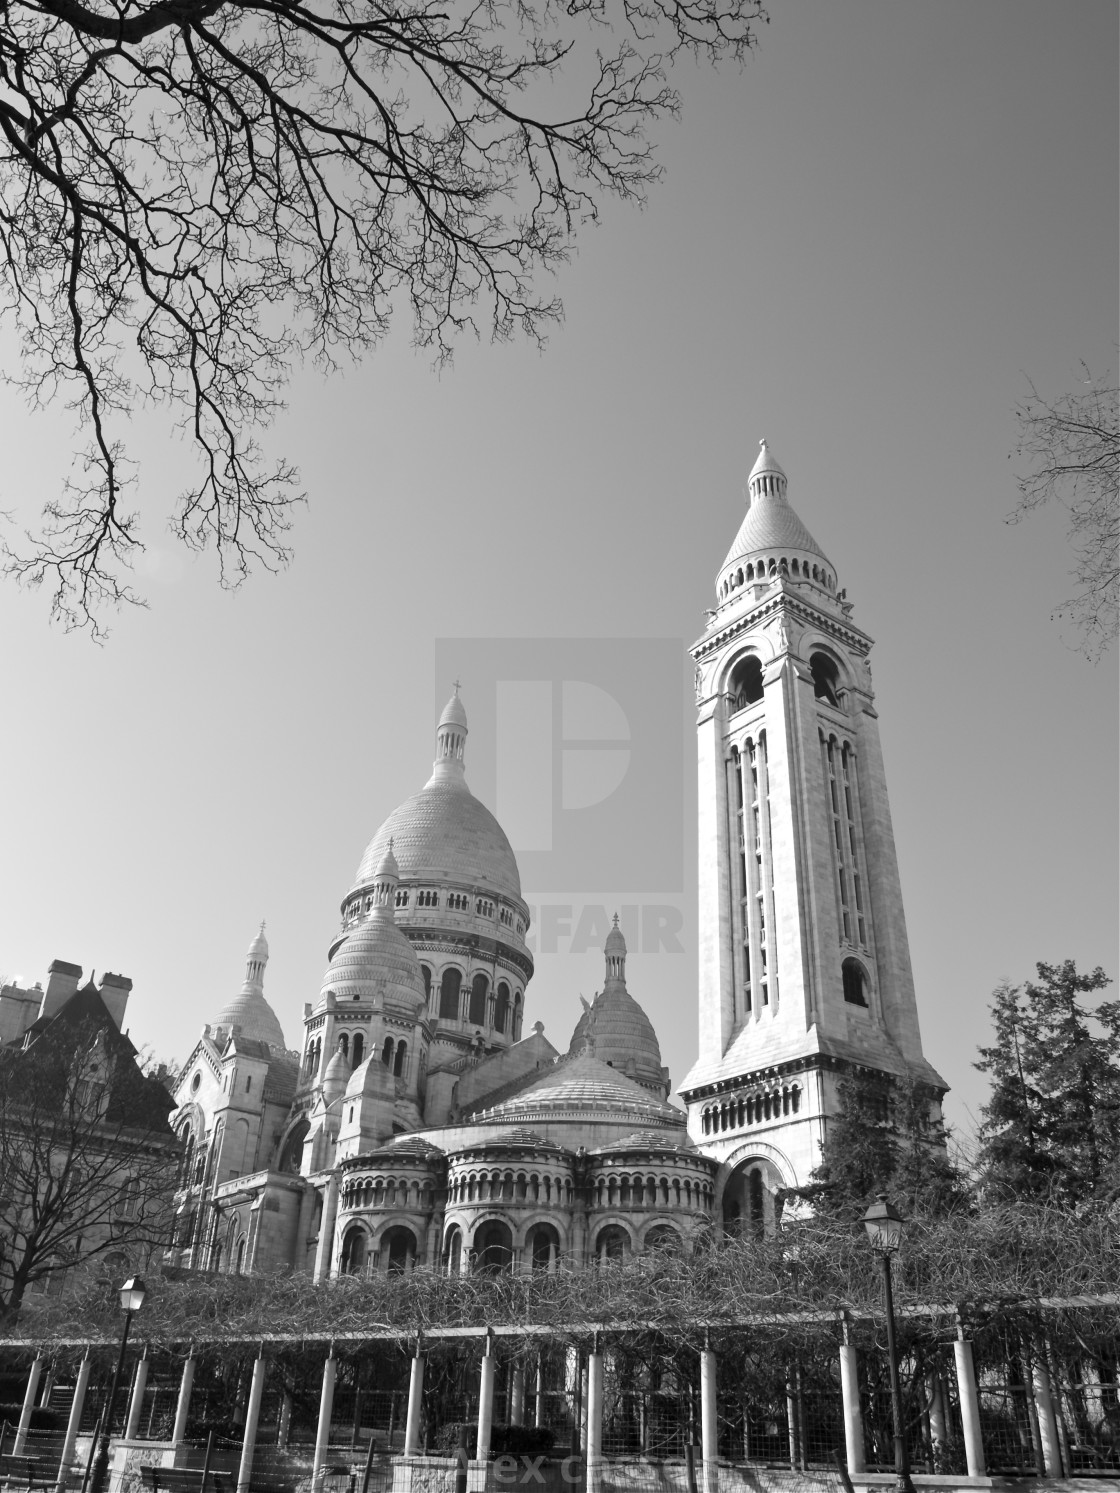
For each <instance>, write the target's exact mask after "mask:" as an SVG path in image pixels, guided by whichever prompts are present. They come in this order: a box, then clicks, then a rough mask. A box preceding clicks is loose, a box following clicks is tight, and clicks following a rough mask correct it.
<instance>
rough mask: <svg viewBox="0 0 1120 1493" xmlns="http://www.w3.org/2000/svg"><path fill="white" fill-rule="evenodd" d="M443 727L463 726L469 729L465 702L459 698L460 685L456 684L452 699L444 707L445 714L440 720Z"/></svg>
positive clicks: (464, 728)
mask: <svg viewBox="0 0 1120 1493" xmlns="http://www.w3.org/2000/svg"><path fill="white" fill-rule="evenodd" d="M439 723H440V725H441V726H462V728H463V730H464V731H465V730H466V729H467V712H466V710H465V709H464V708H463V702H462V700H460V698H459V685H458V683H456V684H455V687H454V689H453V690H452V692H451V698H450V700H448V702H447V704H446V705H445V706H444V707H443V714H442V715H441V716H440V718H439Z"/></svg>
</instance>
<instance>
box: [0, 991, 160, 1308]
mask: <svg viewBox="0 0 1120 1493" xmlns="http://www.w3.org/2000/svg"><path fill="white" fill-rule="evenodd" d="M171 1104H172V1101H171V1099H170V1097H169V1096H168V1094H167V1091H166V1090H165V1089H164V1088H163V1087H162V1085H161V1084H160V1083H159V1081H158V1080H157V1079H155V1078H153V1077H150V1076H148V1075H146V1074H144V1073H143V1072H142V1071H141V1069H140V1067H139V1065H138V1064H137V1062H136V1059H135V1051H134V1049H133V1047H132V1044H131V1042H129V1040H128V1038H127V1037H123V1036H122V1035H121V1033H120V1032H118V1031H117V1030H116V1029H115V1028H107V1027H105V1026H104V1025H101V1024H98V1023H95V1022H91V1021H89V1020H82V1021H77V1022H69V1021H65V1020H61V1019H56V1021H55V1022H54V1023H53V1024H52V1025H51V1026H48V1027H47V1028H46V1030H44V1031H43V1032H41V1033H39V1034H38V1035H37V1036H35V1037H34V1040H33V1041H31V1043H30V1044H29V1045H28V1046H27V1047H26V1048H24V1047H22V1046H20V1047H8V1048H5V1049H4V1050H3V1051H2V1052H0V1325H5V1324H7V1323H10V1322H11V1321H12V1320H13V1319H14V1318H15V1317H16V1316H17V1315H18V1313H19V1310H20V1307H21V1305H22V1303H23V1299H24V1295H25V1293H26V1292H27V1291H28V1290H30V1289H32V1288H34V1287H36V1286H37V1285H38V1286H44V1285H46V1284H47V1282H48V1281H49V1280H50V1279H51V1278H55V1279H58V1280H59V1281H61V1280H62V1278H63V1276H64V1275H65V1273H66V1272H67V1271H68V1270H70V1269H72V1268H73V1267H75V1266H78V1265H86V1264H88V1263H90V1262H91V1261H96V1260H98V1259H103V1258H105V1257H106V1256H107V1255H108V1253H109V1252H110V1251H113V1252H119V1253H120V1254H121V1255H122V1256H124V1257H125V1259H127V1260H128V1261H129V1262H130V1263H138V1264H139V1263H143V1257H144V1256H145V1255H146V1254H147V1253H148V1252H149V1251H150V1250H151V1248H153V1247H155V1246H159V1245H162V1244H165V1243H166V1241H167V1231H168V1228H169V1227H170V1220H171V1205H172V1198H173V1192H172V1189H173V1188H174V1183H175V1159H176V1155H177V1143H176V1141H175V1138H174V1136H173V1135H172V1133H171V1131H170V1129H169V1127H168V1124H167V1111H168V1109H169V1108H170V1107H171Z"/></svg>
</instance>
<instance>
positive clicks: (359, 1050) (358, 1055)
mask: <svg viewBox="0 0 1120 1493" xmlns="http://www.w3.org/2000/svg"><path fill="white" fill-rule="evenodd" d="M365 1050H366V1039H365V1038H364V1037H363V1036H362V1034H361V1032H355V1033H354V1067H355V1068H356V1067H357V1066H358V1064H359V1063H360V1062H361V1061H362V1058H363V1057H364V1056H365Z"/></svg>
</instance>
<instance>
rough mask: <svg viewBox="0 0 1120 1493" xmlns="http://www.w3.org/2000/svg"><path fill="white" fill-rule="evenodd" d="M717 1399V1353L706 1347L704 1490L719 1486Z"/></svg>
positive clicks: (702, 1416) (709, 1491)
mask: <svg viewBox="0 0 1120 1493" xmlns="http://www.w3.org/2000/svg"><path fill="white" fill-rule="evenodd" d="M718 1414H719V1412H718V1409H717V1401H716V1355H715V1354H714V1353H713V1352H712V1350H711V1348H709V1347H705V1348H704V1351H703V1352H702V1353H701V1354H700V1451H701V1455H702V1456H703V1458H704V1490H705V1493H715V1490H716V1489H717V1488H718V1487H719V1420H718Z"/></svg>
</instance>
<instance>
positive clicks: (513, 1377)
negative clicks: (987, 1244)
mask: <svg viewBox="0 0 1120 1493" xmlns="http://www.w3.org/2000/svg"><path fill="white" fill-rule="evenodd" d="M847 1337H848V1334H847V1324H846V1323H845V1325H844V1341H843V1342H842V1343H841V1345H840V1391H841V1398H842V1402H843V1425H844V1442H845V1450H846V1460H847V1469H848V1473H849V1474H850V1475H853V1476H854V1475H856V1474H863V1473H864V1472H866V1460H865V1451H864V1444H865V1443H864V1435H863V1421H862V1413H861V1409H860V1400H859V1375H858V1365H857V1349H856V1348H855V1346H854V1345H853V1344H852V1343H850V1342H849V1341H848V1340H847ZM953 1359H954V1367H955V1373H956V1382H957V1397H958V1402H959V1405H960V1413H961V1422H962V1429H963V1433H964V1450H965V1459H966V1465H967V1469H968V1476H969V1477H972V1478H978V1477H983V1476H984V1474H985V1460H984V1447H983V1441H982V1438H981V1431H980V1402H979V1396H978V1393H977V1384H976V1371H975V1366H974V1364H973V1357H972V1344H971V1343H970V1342H969V1341H967V1340H966V1338H965V1337H964V1333H963V1329H958V1337H957V1340H956V1342H955V1343H954V1344H953ZM425 1367H426V1355H425V1353H424V1351H423V1349H422V1346H418V1347H417V1349H416V1352H415V1353H414V1356H413V1358H412V1360H411V1367H410V1373H409V1387H408V1410H407V1413H406V1417H405V1433H404V1455H405V1456H406V1457H415V1456H418V1455H419V1454H420V1450H421V1446H420V1436H421V1420H422V1401H423V1393H424V1377H425ZM45 1368H46V1359H45V1357H44V1355H43V1354H40V1355H39V1356H37V1357H36V1359H35V1360H34V1362H33V1363H32V1365H31V1369H30V1372H29V1374H28V1379H27V1386H26V1391H25V1394H24V1398H23V1404H22V1406H21V1411H20V1418H19V1422H18V1425H17V1427H16V1433H15V1440H14V1443H13V1447H12V1450H13V1451H14V1452H15V1453H20V1452H22V1451H23V1450H24V1449H25V1446H26V1443H27V1436H28V1429H29V1426H30V1423H31V1413H32V1410H33V1409H34V1407H35V1405H36V1403H37V1399H36V1396H37V1394H38V1392H39V1386H40V1382H41V1381H42V1380H43V1377H44V1369H45ZM91 1368H92V1360H91V1358H90V1355H89V1352H88V1351H87V1352H86V1354H85V1356H84V1357H83V1358H82V1360H81V1363H80V1365H79V1368H78V1373H77V1380H76V1383H75V1387H74V1398H73V1401H72V1403H71V1406H70V1414H69V1418H68V1422H67V1428H66V1433H65V1437H64V1439H63V1448H62V1455H61V1459H60V1477H59V1482H58V1484H57V1493H64V1484H65V1474H66V1470H67V1469H68V1468H69V1466H70V1465H71V1464H72V1462H73V1460H74V1453H75V1447H76V1443H77V1437H78V1430H79V1427H80V1425H81V1420H82V1412H83V1407H84V1402H85V1397H86V1392H87V1389H88V1387H89V1380H90V1372H91ZM603 1368H604V1355H603V1350H602V1347H601V1346H600V1344H599V1340H598V1338H596V1340H595V1343H594V1345H593V1347H592V1351H591V1352H590V1353H589V1354H588V1355H587V1360H586V1378H585V1379H584V1384H585V1389H584V1392H583V1394H582V1400H583V1404H582V1409H581V1422H582V1423H581V1426H580V1432H581V1436H580V1439H581V1440H582V1443H583V1450H584V1454H585V1457H586V1461H587V1479H588V1488H589V1489H590V1490H594V1489H597V1488H598V1487H599V1486H600V1482H601V1475H602V1466H603V1460H604V1459H603V1409H604V1391H603ZM1032 1368H1033V1385H1032V1388H1033V1392H1034V1403H1035V1408H1036V1410H1037V1413H1038V1425H1039V1439H1040V1442H1041V1450H1042V1456H1043V1461H1044V1463H1045V1469H1046V1474H1047V1476H1052V1477H1060V1476H1061V1475H1062V1459H1061V1450H1060V1444H1059V1435H1058V1425H1057V1416H1056V1414H1055V1409H1054V1400H1053V1394H1052V1391H1051V1386H1050V1379H1049V1373H1048V1370H1047V1367H1046V1363H1045V1360H1044V1359H1042V1358H1041V1357H1036V1359H1035V1362H1034V1364H1033V1366H1032ZM496 1369H497V1356H496V1354H495V1351H494V1338H493V1335H492V1334H490V1333H487V1337H486V1350H485V1353H484V1354H483V1358H482V1363H481V1367H480V1372H479V1402H478V1440H477V1451H476V1456H477V1458H478V1459H479V1460H485V1459H486V1457H487V1456H488V1455H489V1451H490V1442H491V1428H492V1425H493V1414H494V1387H495V1379H496ZM337 1370H338V1362H337V1359H336V1357H335V1354H334V1348H333V1346H332V1347H331V1349H330V1351H329V1353H328V1354H327V1357H326V1359H325V1361H324V1364H323V1375H322V1384H321V1390H320V1397H319V1419H318V1426H317V1431H316V1437H315V1453H314V1466H313V1471H312V1478H313V1484H312V1485H313V1486H314V1485H315V1484H314V1479H315V1478H317V1477H318V1476H319V1474H320V1472H321V1471H322V1469H323V1467H324V1466H325V1465H326V1461H327V1456H328V1446H329V1441H330V1429H331V1420H332V1414H333V1408H334V1392H335V1382H336V1377H337ZM147 1372H148V1357H147V1353H146V1352H145V1354H144V1355H143V1356H142V1357H141V1358H140V1360H139V1361H138V1363H137V1366H136V1369H135V1371H134V1375H133V1382H132V1393H131V1397H130V1400H129V1406H128V1412H127V1416H126V1420H125V1433H124V1434H125V1437H126V1438H131V1437H133V1436H134V1435H135V1433H136V1430H137V1427H138V1424H139V1418H140V1407H141V1403H142V1400H143V1395H144V1388H145V1384H146V1380H147ZM266 1372H267V1360H266V1358H265V1357H264V1355H263V1352H262V1353H260V1354H259V1355H258V1357H257V1358H256V1359H255V1360H254V1362H253V1371H252V1378H251V1381H250V1387H249V1398H248V1404H247V1406H246V1411H245V1422H244V1431H243V1441H242V1450H241V1461H240V1466H239V1468H238V1476H237V1493H248V1489H249V1483H250V1479H251V1476H252V1470H253V1452H254V1447H255V1445H256V1440H257V1429H258V1422H259V1418H260V1410H261V1400H262V1396H263V1392H264V1384H265V1375H266ZM718 1376H719V1363H718V1355H717V1353H716V1352H715V1351H714V1350H713V1349H712V1347H711V1346H710V1344H709V1343H707V1342H705V1345H704V1348H703V1350H702V1352H701V1354H700V1451H701V1455H702V1462H703V1493H715V1490H716V1488H717V1486H718V1462H719V1429H718V1409H717V1405H718V1397H717V1386H718ZM194 1377H195V1357H194V1353H193V1351H192V1352H191V1353H190V1354H189V1355H188V1357H187V1358H186V1360H185V1362H184V1364H183V1369H182V1377H181V1380H180V1385H179V1394H178V1401H177V1404H176V1411H175V1422H174V1430H173V1433H172V1439H173V1440H174V1441H176V1442H179V1441H182V1440H183V1439H184V1437H185V1434H186V1429H187V1419H188V1415H189V1411H190V1401H191V1392H192V1388H193V1385H194ZM46 1382H47V1383H48V1385H49V1376H48V1379H47V1381H46ZM540 1388H541V1383H540V1377H539V1370H538V1380H537V1397H536V1404H537V1414H536V1419H537V1420H538V1422H539V1417H540V1403H541V1394H540ZM525 1408H526V1384H525V1369H524V1367H523V1366H521V1365H514V1366H513V1367H512V1369H511V1374H510V1381H509V1414H510V1420H511V1422H512V1423H513V1424H515V1425H521V1424H523V1423H524V1417H525ZM285 1412H286V1413H285ZM290 1413H291V1401H290V1397H288V1396H285V1401H284V1404H283V1405H282V1408H281V1431H280V1437H279V1439H280V1441H281V1444H283V1443H284V1442H286V1439H287V1436H286V1421H287V1420H288V1419H290ZM930 1429H931V1433H932V1436H933V1440H934V1443H935V1445H936V1444H938V1443H942V1444H943V1443H944V1442H945V1441H946V1439H947V1436H948V1431H947V1424H946V1415H945V1404H944V1398H943V1396H942V1394H941V1393H940V1390H939V1389H935V1390H934V1392H932V1393H931V1396H930ZM795 1441H796V1438H795V1437H794V1438H792V1439H791V1446H793V1445H794V1444H795Z"/></svg>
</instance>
